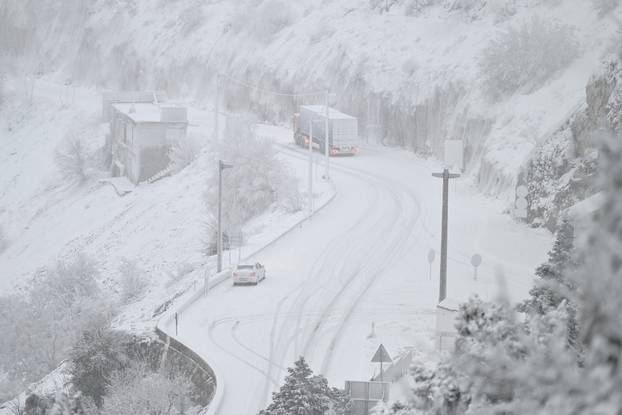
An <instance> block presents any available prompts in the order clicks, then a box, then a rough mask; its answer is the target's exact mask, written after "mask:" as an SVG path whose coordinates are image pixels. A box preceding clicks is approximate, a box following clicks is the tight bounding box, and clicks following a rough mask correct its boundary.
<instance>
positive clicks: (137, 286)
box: [119, 258, 149, 302]
mask: <svg viewBox="0 0 622 415" xmlns="http://www.w3.org/2000/svg"><path fill="white" fill-rule="evenodd" d="M119 274H120V275H121V278H120V280H119V283H120V285H121V299H122V300H123V301H124V302H128V301H130V300H132V299H135V298H136V297H138V296H140V295H141V294H142V293H143V292H144V291H145V288H147V286H148V285H149V282H148V281H147V278H146V277H145V272H144V271H143V270H142V269H140V267H139V266H138V265H137V264H136V261H131V260H128V259H125V258H124V259H122V260H121V263H120V264H119Z"/></svg>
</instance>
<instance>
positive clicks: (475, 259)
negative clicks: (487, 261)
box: [471, 254, 482, 268]
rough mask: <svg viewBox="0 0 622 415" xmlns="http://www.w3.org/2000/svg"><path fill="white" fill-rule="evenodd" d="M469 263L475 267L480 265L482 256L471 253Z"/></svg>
mask: <svg viewBox="0 0 622 415" xmlns="http://www.w3.org/2000/svg"><path fill="white" fill-rule="evenodd" d="M471 265H473V266H474V267H475V268H477V267H479V266H480V265H482V256H481V255H480V254H475V255H473V256H472V257H471Z"/></svg>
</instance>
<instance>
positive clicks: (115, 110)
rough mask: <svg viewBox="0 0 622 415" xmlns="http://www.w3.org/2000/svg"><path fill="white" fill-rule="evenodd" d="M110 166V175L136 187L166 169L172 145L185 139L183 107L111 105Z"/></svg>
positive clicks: (138, 103) (185, 126)
mask: <svg viewBox="0 0 622 415" xmlns="http://www.w3.org/2000/svg"><path fill="white" fill-rule="evenodd" d="M108 115H109V119H110V135H109V141H110V142H109V146H108V148H109V149H110V165H111V170H112V175H113V176H127V177H128V178H129V179H130V180H131V181H132V182H134V183H135V184H138V183H140V182H143V181H145V180H148V179H149V178H151V177H153V176H154V175H156V174H157V173H159V172H161V171H162V170H164V169H166V168H167V167H168V165H169V156H168V153H169V150H170V148H171V146H172V145H173V144H174V143H175V142H177V141H179V140H184V139H185V138H186V132H187V129H188V113H187V109H186V108H184V107H179V106H175V105H169V104H159V103H157V101H155V102H134V103H111V104H110V105H109V114H108Z"/></svg>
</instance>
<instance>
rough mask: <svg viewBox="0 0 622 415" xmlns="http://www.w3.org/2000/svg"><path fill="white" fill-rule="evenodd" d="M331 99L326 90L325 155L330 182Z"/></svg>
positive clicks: (327, 176)
mask: <svg viewBox="0 0 622 415" xmlns="http://www.w3.org/2000/svg"><path fill="white" fill-rule="evenodd" d="M329 97H330V90H328V89H327V90H326V100H325V101H326V102H325V107H326V108H325V111H326V114H325V119H324V155H325V156H326V173H325V176H326V180H330V174H329V173H330V156H329V153H330V151H329V147H330V139H329V138H330V137H329V132H328V127H329V126H328V115H329V113H328V102H329Z"/></svg>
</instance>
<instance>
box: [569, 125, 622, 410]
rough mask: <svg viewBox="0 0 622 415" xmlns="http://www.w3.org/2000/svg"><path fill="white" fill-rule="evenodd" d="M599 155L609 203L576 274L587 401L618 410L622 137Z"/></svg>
mask: <svg viewBox="0 0 622 415" xmlns="http://www.w3.org/2000/svg"><path fill="white" fill-rule="evenodd" d="M600 159H601V160H600V161H601V167H602V174H601V179H600V186H601V188H602V189H603V192H604V194H605V203H604V205H603V206H602V208H601V210H600V212H599V217H598V218H597V221H596V225H595V227H594V230H593V232H592V234H591V237H590V250H589V252H588V254H587V255H586V256H585V264H584V266H583V267H582V272H580V273H579V278H578V279H577V284H579V289H580V293H581V296H580V322H581V337H582V340H583V341H584V343H585V344H586V349H587V351H586V359H585V367H586V371H587V375H586V376H585V378H584V382H583V383H582V385H584V388H585V389H584V393H585V396H584V404H585V405H587V406H588V407H590V406H589V405H592V407H598V408H599V409H600V408H603V407H612V408H618V409H619V408H622V319H621V318H620V313H621V310H622V137H620V136H618V137H606V138H605V140H604V146H603V148H602V149H601V152H600ZM596 405H597V406H596ZM596 412H597V411H593V412H592V413H596ZM600 413H604V412H603V411H602V410H601V411H600ZM617 413H619V412H617Z"/></svg>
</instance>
